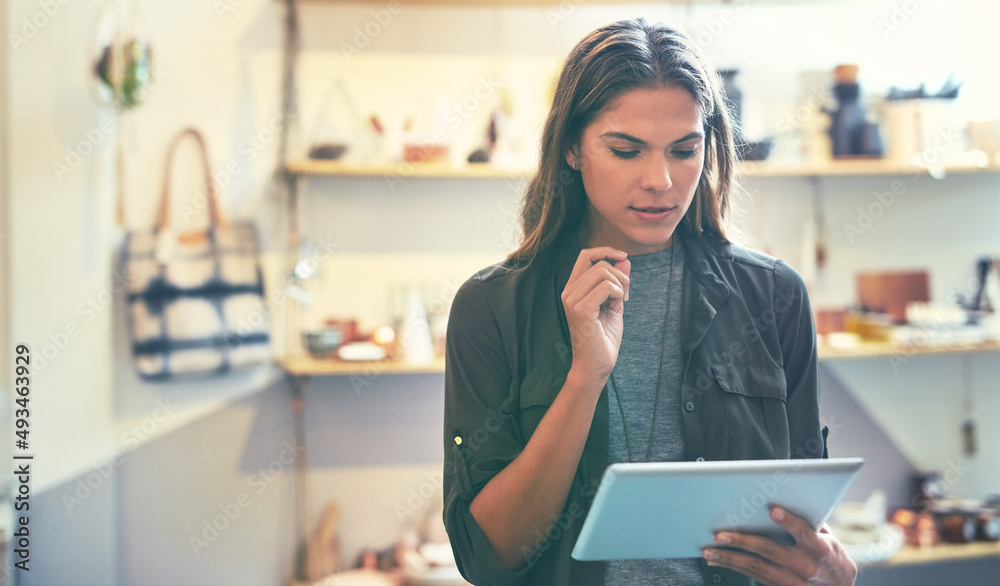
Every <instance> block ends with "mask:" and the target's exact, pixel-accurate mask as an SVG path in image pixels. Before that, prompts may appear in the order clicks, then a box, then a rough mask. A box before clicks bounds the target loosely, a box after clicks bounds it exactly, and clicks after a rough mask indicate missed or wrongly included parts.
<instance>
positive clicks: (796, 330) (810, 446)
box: [773, 260, 825, 458]
mask: <svg viewBox="0 0 1000 586" xmlns="http://www.w3.org/2000/svg"><path fill="white" fill-rule="evenodd" d="M774 281H775V283H774V285H775V289H774V291H775V298H774V301H773V303H774V311H775V314H776V315H777V316H778V319H777V323H778V328H779V332H778V334H779V338H780V340H781V357H782V366H783V368H784V371H785V386H786V388H787V391H788V400H787V409H788V430H789V441H790V447H791V456H792V457H793V458H822V457H823V454H824V452H825V450H824V447H825V446H824V441H823V437H822V434H821V432H820V421H819V359H818V357H817V354H816V326H815V324H814V323H813V314H812V307H811V305H810V303H809V293H808V290H807V289H806V284H805V281H803V280H802V277H801V276H800V275H799V274H798V273H797V272H796V271H795V269H793V268H792V267H790V266H788V264H786V263H785V262H783V261H780V260H779V261H777V262H776V263H775V267H774Z"/></svg>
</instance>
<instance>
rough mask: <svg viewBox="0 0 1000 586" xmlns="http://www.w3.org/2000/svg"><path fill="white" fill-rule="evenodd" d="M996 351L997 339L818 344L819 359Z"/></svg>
mask: <svg viewBox="0 0 1000 586" xmlns="http://www.w3.org/2000/svg"><path fill="white" fill-rule="evenodd" d="M996 351H1000V341H997V340H992V341H988V342H978V343H975V344H939V345H938V344H935V345H912V346H901V345H899V344H888V343H880V342H867V343H862V344H861V345H859V346H856V347H854V348H831V347H830V346H826V345H821V346H819V351H818V353H819V359H820V360H848V359H855V358H885V357H890V356H898V357H901V358H909V357H911V356H929V355H935V354H966V353H971V352H996Z"/></svg>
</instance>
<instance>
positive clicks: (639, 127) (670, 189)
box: [566, 86, 705, 254]
mask: <svg viewBox="0 0 1000 586" xmlns="http://www.w3.org/2000/svg"><path fill="white" fill-rule="evenodd" d="M566 161H567V162H568V163H569V164H570V166H571V167H573V166H576V168H577V169H579V170H580V174H581V176H582V178H583V187H584V190H585V191H586V192H587V199H588V200H589V205H588V210H587V214H586V216H585V218H584V222H583V226H582V232H581V235H580V237H581V240H582V241H583V243H584V244H585V245H586V246H587V247H589V248H592V247H595V246H613V247H615V248H618V249H620V250H624V251H625V252H627V253H629V254H644V253H649V252H656V251H658V250H663V249H664V248H666V247H667V245H668V244H669V241H670V237H671V235H673V233H674V229H675V228H677V224H678V223H680V221H681V218H683V217H684V214H685V213H686V212H687V210H688V207H689V206H690V205H691V201H692V200H693V198H694V192H695V188H696V187H697V186H698V179H699V178H700V177H701V169H702V165H703V163H704V161H705V137H704V130H703V124H702V116H701V110H700V108H699V107H698V105H697V104H696V103H695V101H694V98H692V97H691V94H689V93H688V92H687V90H684V89H682V88H678V87H672V86H670V87H661V88H658V89H634V90H630V91H628V92H626V93H624V94H622V95H621V96H619V97H618V98H617V99H616V100H615V101H613V102H612V103H611V106H610V108H608V110H607V111H606V112H604V113H603V114H601V115H600V116H598V117H597V118H596V119H595V120H594V121H593V122H592V123H591V124H590V125H589V126H587V128H586V129H584V131H583V136H582V137H581V138H580V142H579V143H578V144H577V145H575V146H574V148H573V149H572V150H571V151H570V152H568V153H567V155H566Z"/></svg>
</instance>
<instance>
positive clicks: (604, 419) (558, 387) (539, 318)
mask: <svg viewBox="0 0 1000 586" xmlns="http://www.w3.org/2000/svg"><path fill="white" fill-rule="evenodd" d="M734 160H735V156H734V146H733V132H732V129H731V127H730V122H729V116H728V114H727V110H726V108H725V105H724V102H723V99H722V96H721V90H720V84H719V82H718V80H717V78H716V75H715V72H714V70H713V69H712V67H711V66H710V65H709V64H708V62H707V61H706V59H705V58H704V57H703V56H702V55H701V53H700V51H699V50H698V48H697V47H696V46H695V45H694V43H693V42H692V41H691V40H690V39H689V38H688V37H687V36H685V35H683V34H682V33H680V32H678V31H676V30H674V29H672V28H669V27H667V26H665V25H659V24H647V23H646V22H645V21H644V20H642V19H638V20H629V21H621V22H617V23H614V24H612V25H609V26H607V27H604V28H601V29H599V30H597V31H594V32H593V33H591V34H590V35H589V36H587V37H586V38H585V39H583V41H581V42H580V44H579V45H577V47H576V48H575V49H574V50H573V51H572V53H571V54H570V55H569V57H568V59H567V61H566V64H565V67H564V68H563V70H562V74H561V76H560V78H559V82H558V86H557V88H556V93H555V99H554V102H553V105H552V110H551V113H550V114H549V117H548V120H547V122H546V124H545V129H544V133H543V137H542V152H541V162H540V166H539V170H538V173H537V174H536V176H535V177H534V179H533V181H532V182H531V183H530V185H529V186H528V188H527V191H526V194H525V198H524V202H523V206H522V211H521V224H522V229H523V232H524V237H523V242H522V244H521V246H520V248H518V250H516V251H515V252H513V253H512V254H511V255H510V256H509V257H508V258H507V259H506V260H505V261H504V262H502V263H499V264H497V265H494V266H492V267H489V268H487V269H484V270H482V271H480V272H479V273H477V274H476V275H474V276H472V277H471V278H470V279H469V280H468V281H466V282H465V284H464V285H463V286H462V287H461V288H460V290H459V291H458V293H457V294H456V297H455V300H454V303H453V306H452V311H451V316H450V319H449V326H448V328H449V329H448V334H447V340H448V343H447V367H446V373H445V429H444V432H445V454H446V459H445V468H444V477H445V483H444V489H445V493H444V494H445V512H444V521H445V525H446V527H447V529H448V533H449V536H450V538H451V543H452V548H453V550H454V553H455V557H456V559H457V561H458V565H459V568H460V569H461V571H462V573H463V575H464V576H465V577H466V578H467V579H468V580H469V581H470V582H473V583H474V584H494V585H496V584H539V585H543V584H544V585H546V586H552V585H571V586H585V585H590V584H630V585H631V584H741V585H742V584H750V583H751V579H753V580H757V581H759V582H762V583H765V584H778V585H793V584H794V585H799V584H805V583H807V582H808V583H810V584H836V585H845V584H852V583H853V581H854V577H855V575H856V573H857V570H856V568H855V566H854V564H853V563H852V562H851V560H850V559H849V558H848V557H847V556H846V554H845V553H844V552H843V549H842V548H841V547H840V544H839V543H838V542H837V540H836V539H835V538H834V536H833V535H832V534H830V533H828V532H826V530H825V528H824V529H823V530H821V531H819V532H816V531H813V530H812V529H811V528H810V527H809V526H808V525H807V524H806V523H805V522H804V521H802V520H801V519H799V518H797V517H795V516H793V515H790V514H788V513H785V512H784V511H781V510H779V509H775V510H773V511H772V514H771V516H772V519H773V520H774V522H775V523H777V524H778V525H781V526H782V527H784V528H785V529H787V530H788V531H789V532H790V533H791V534H792V535H793V536H794V537H795V538H796V541H797V543H796V545H795V546H794V547H786V546H783V545H779V544H777V543H775V542H773V541H770V540H768V539H765V538H761V537H756V536H750V535H745V534H734V533H728V532H722V533H719V534H718V535H717V536H716V542H717V543H718V544H719V545H725V546H727V547H726V548H725V549H715V548H709V549H706V550H705V551H704V556H703V558H701V559H697V558H693V559H678V560H629V561H616V562H606V563H604V562H579V561H576V560H573V559H572V558H571V557H570V552H571V551H572V548H573V545H574V543H575V541H576V537H577V535H578V533H579V530H580V526H581V525H582V523H583V519H584V517H585V516H586V513H587V510H588V507H589V504H590V501H591V499H592V498H593V495H594V493H595V491H596V487H597V485H598V483H599V481H600V478H601V475H602V473H603V472H604V469H605V467H606V466H607V465H608V464H609V463H611V462H633V461H639V462H641V461H651V460H652V461H656V460H661V461H669V460H697V461H704V460H725V459H729V460H740V459H772V458H791V457H799V458H821V457H824V456H825V451H826V450H825V437H824V435H823V434H822V433H821V430H820V424H819V414H818V399H819V397H818V380H817V371H816V364H817V359H816V346H815V330H814V327H813V322H812V314H811V311H810V306H809V301H808V298H807V295H806V289H805V286H804V283H803V282H802V279H801V278H800V277H799V275H798V274H797V273H796V272H795V271H794V270H793V269H791V268H790V267H789V266H788V265H786V264H785V263H783V262H781V261H780V260H777V259H774V258H771V257H768V256H766V255H763V254H760V253H756V252H751V251H749V250H746V249H743V248H740V247H738V246H736V245H734V244H732V243H730V242H729V240H728V239H727V237H726V232H725V228H724V219H725V217H726V214H727V212H728V209H729V197H730V192H731V190H732V182H733V168H734ZM665 497H666V498H669V495H665ZM669 530H670V528H669V527H667V528H664V531H669Z"/></svg>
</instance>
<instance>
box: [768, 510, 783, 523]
mask: <svg viewBox="0 0 1000 586" xmlns="http://www.w3.org/2000/svg"><path fill="white" fill-rule="evenodd" d="M771 518H772V519H774V520H775V521H783V520H784V519H785V512H784V511H782V510H781V509H779V508H778V507H774V508H773V509H771Z"/></svg>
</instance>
